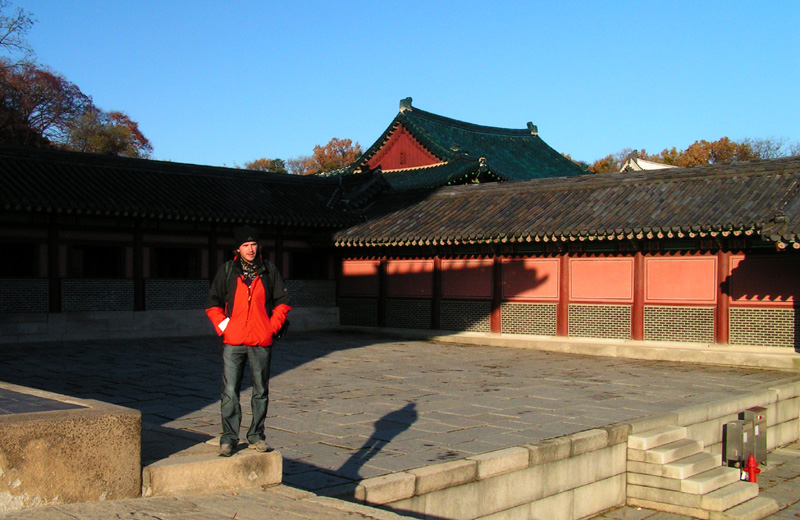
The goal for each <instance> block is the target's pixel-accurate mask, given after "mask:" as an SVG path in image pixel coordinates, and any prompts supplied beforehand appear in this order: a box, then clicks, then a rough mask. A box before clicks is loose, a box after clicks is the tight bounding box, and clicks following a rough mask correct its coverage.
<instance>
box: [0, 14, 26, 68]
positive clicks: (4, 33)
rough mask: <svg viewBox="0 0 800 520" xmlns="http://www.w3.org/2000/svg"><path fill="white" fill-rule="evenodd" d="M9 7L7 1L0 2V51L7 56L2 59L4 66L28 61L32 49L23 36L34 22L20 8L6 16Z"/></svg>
mask: <svg viewBox="0 0 800 520" xmlns="http://www.w3.org/2000/svg"><path fill="white" fill-rule="evenodd" d="M10 5H11V4H10V2H9V1H8V0H0V49H2V51H3V52H4V53H6V54H8V56H7V57H6V58H4V63H5V64H6V65H5V66H8V65H9V64H10V65H16V64H17V63H20V62H23V61H28V60H29V59H30V58H31V57H32V56H33V49H32V48H31V46H30V45H29V44H28V40H27V39H26V38H25V35H26V34H27V33H28V31H29V30H30V28H31V27H33V23H34V21H35V20H34V19H33V17H32V16H31V14H30V13H28V12H26V11H25V10H24V9H22V8H21V7H18V8H17V9H16V10H15V11H14V12H13V13H12V14H6V13H7V12H8V9H9V7H10ZM14 56H16V58H14Z"/></svg>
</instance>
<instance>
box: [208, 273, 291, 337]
mask: <svg viewBox="0 0 800 520" xmlns="http://www.w3.org/2000/svg"><path fill="white" fill-rule="evenodd" d="M227 267H228V266H225V267H223V268H222V269H220V270H219V272H218V273H217V276H216V277H215V278H214V281H213V282H212V284H211V289H210V290H209V297H208V301H209V303H208V308H207V309H206V314H207V315H208V318H209V319H210V320H211V323H212V324H214V328H215V330H216V331H217V334H218V335H220V336H224V338H223V343H225V344H226V345H245V346H248V347H254V346H259V347H268V346H270V345H272V339H273V336H274V335H275V333H276V332H278V331H279V330H280V328H281V327H282V326H283V323H284V322H285V321H286V317H287V315H288V314H289V311H290V310H291V307H289V305H287V303H288V301H289V298H288V296H286V290H285V288H284V286H283V280H281V278H280V275H278V274H277V270H275V269H274V268H273V267H272V266H266V265H264V264H260V265H259V269H260V276H256V277H255V278H254V279H253V281H252V282H251V284H250V287H248V286H247V284H245V283H244V277H243V276H242V272H241V269H240V268H239V262H238V261H237V260H234V262H233V264H232V266H231V267H232V269H228V268H227ZM268 267H269V268H268ZM265 280H266V283H267V284H269V285H271V286H272V291H271V292H269V290H268V288H267V287H265V286H264V283H265ZM283 302H287V303H283ZM273 304H277V305H275V307H274V308H273V309H272V315H271V316H270V315H269V309H270V308H271V307H272V305H273ZM226 318H230V321H228V323H227V325H226V326H225V330H224V331H223V330H222V329H221V328H220V324H222V323H223V322H224V320H225V319H226Z"/></svg>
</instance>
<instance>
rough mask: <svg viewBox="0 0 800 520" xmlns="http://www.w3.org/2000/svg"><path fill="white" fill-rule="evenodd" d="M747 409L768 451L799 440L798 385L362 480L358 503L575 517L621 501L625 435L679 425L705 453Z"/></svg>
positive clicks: (437, 514) (433, 513) (446, 514)
mask: <svg viewBox="0 0 800 520" xmlns="http://www.w3.org/2000/svg"><path fill="white" fill-rule="evenodd" d="M753 406H762V407H764V408H766V409H767V447H768V449H769V450H773V449H775V448H776V447H779V446H783V445H786V444H789V443H791V442H794V441H796V440H797V439H798V437H799V436H800V382H790V383H786V384H783V385H780V384H779V385H773V386H771V387H769V388H764V389H761V390H758V391H754V392H747V393H743V394H742V396H741V397H739V398H735V399H725V400H720V401H718V402H713V403H710V404H704V405H697V406H692V407H687V408H683V409H680V410H677V411H676V412H673V413H669V414H664V415H658V416H653V417H650V418H647V419H644V420H641V421H635V422H632V423H630V424H627V423H620V424H616V425H612V426H608V427H605V428H598V429H593V430H587V431H583V432H579V433H575V434H572V435H567V436H564V437H558V438H555V439H548V440H544V441H540V442H536V443H533V444H526V445H523V446H517V447H513V448H507V449H503V450H499V451H495V452H491V453H486V454H482V455H477V456H472V457H467V458H465V459H460V460H455V461H449V462H445V463H442V464H437V465H433V466H426V467H422V468H418V469H413V470H408V471H402V472H398V473H393V474H389V475H384V476H380V477H375V478H370V479H366V480H363V481H362V482H361V483H360V484H359V485H358V487H357V488H356V491H355V498H356V499H357V500H360V501H363V502H366V503H369V504H373V505H381V506H384V507H388V508H390V509H392V510H394V511H397V512H399V513H411V514H414V515H419V516H427V517H431V518H452V519H462V520H473V519H475V520H512V519H525V518H543V517H547V518H552V519H556V520H558V519H563V520H577V519H579V518H584V517H587V516H590V515H594V514H597V513H600V512H602V511H605V510H607V509H611V508H613V507H617V506H622V505H624V504H625V503H626V501H627V468H628V462H629V461H628V460H627V458H628V454H627V451H628V450H627V446H628V442H627V439H628V436H629V435H631V434H633V433H640V432H643V431H648V430H651V429H655V428H659V427H662V426H667V425H676V426H685V427H686V428H687V430H688V433H689V437H690V438H692V439H695V440H698V441H701V442H703V445H704V446H705V450H704V451H706V452H708V453H712V454H719V453H721V450H722V434H723V425H724V424H725V423H727V422H729V421H732V420H735V419H736V418H737V417H738V414H739V412H742V411H744V410H746V409H748V408H751V407H753Z"/></svg>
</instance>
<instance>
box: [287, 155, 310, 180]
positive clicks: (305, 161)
mask: <svg viewBox="0 0 800 520" xmlns="http://www.w3.org/2000/svg"><path fill="white" fill-rule="evenodd" d="M286 166H287V167H288V168H289V173H291V174H292V175H311V174H312V173H316V171H315V170H314V167H315V164H314V159H313V158H312V157H311V156H310V155H301V156H300V157H295V158H293V159H289V160H288V161H286Z"/></svg>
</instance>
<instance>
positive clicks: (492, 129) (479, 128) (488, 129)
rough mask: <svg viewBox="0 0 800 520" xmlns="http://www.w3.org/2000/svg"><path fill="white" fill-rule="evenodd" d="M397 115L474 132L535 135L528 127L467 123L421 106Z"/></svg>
mask: <svg viewBox="0 0 800 520" xmlns="http://www.w3.org/2000/svg"><path fill="white" fill-rule="evenodd" d="M399 115H400V116H405V117H409V116H412V117H422V118H425V119H428V120H430V121H434V122H437V123H442V124H447V125H450V126H456V127H459V128H461V129H463V130H468V131H470V132H476V133H484V134H497V135H510V136H532V135H537V134H536V133H533V132H532V131H531V129H530V128H521V129H517V128H501V127H498V126H486V125H478V124H475V123H467V122H466V121H460V120H458V119H453V118H451V117H445V116H441V115H439V114H434V113H432V112H428V111H426V110H422V109H421V108H416V107H409V108H406V109H404V110H403V111H401V112H400V114H399Z"/></svg>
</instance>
